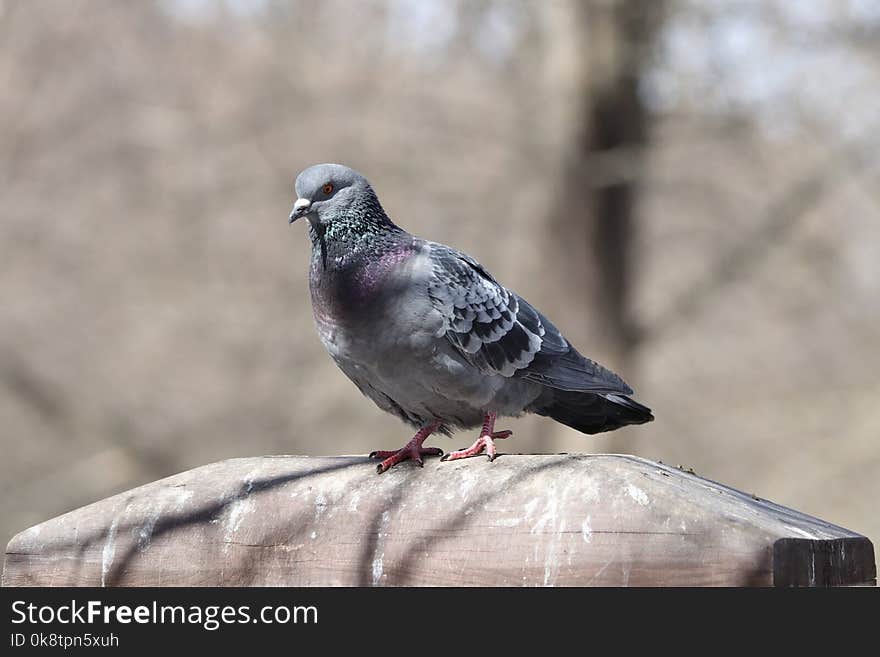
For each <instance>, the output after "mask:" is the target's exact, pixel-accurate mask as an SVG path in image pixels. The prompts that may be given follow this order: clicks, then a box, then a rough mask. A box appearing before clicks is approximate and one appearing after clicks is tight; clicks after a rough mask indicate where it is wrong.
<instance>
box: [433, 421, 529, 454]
mask: <svg viewBox="0 0 880 657" xmlns="http://www.w3.org/2000/svg"><path fill="white" fill-rule="evenodd" d="M497 417H498V414H497V413H495V412H494V411H489V412H488V413H486V417H485V418H484V419H483V429H482V431H480V437H479V438H477V440H476V442H475V443H474V444H473V445H471V446H470V447H468V448H467V449H458V450H456V451H454V452H449V454H447V455H446V456H444V457H443V458H442V459H440V460H441V461H455V460H456V459H464V458H467V457H468V456H476V455H477V454H479V453H481V452H482V451H483V450H485V451H486V456H488V457H489V460H490V461H492V460H494V459H495V441H496V440H500V439H501V438H507V437H509V436H511V435H513V432H512V431H506V430H505V431H495V419H496V418H497Z"/></svg>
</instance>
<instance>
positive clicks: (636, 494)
mask: <svg viewBox="0 0 880 657" xmlns="http://www.w3.org/2000/svg"><path fill="white" fill-rule="evenodd" d="M626 493H627V495H629V496H630V497H631V498H633V499H634V500H635V501H636V503H637V504H640V505H641V506H648V501H649V500H648V495H647V493H645V491H643V490H642V489H641V488H639V487H638V486H635V485H633V484H627V485H626Z"/></svg>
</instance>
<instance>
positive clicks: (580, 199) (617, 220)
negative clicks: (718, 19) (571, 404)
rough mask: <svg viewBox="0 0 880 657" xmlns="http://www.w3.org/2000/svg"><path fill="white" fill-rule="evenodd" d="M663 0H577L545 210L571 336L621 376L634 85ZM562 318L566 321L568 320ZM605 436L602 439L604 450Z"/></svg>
mask: <svg viewBox="0 0 880 657" xmlns="http://www.w3.org/2000/svg"><path fill="white" fill-rule="evenodd" d="M663 4H664V3H663V2H660V1H657V2H641V1H640V0H594V1H592V2H578V1H575V2H574V3H573V5H572V11H571V15H570V16H571V18H572V19H573V20H572V25H571V26H570V27H569V29H571V30H574V31H575V34H574V35H573V37H572V38H573V39H574V47H573V48H570V49H569V50H570V54H569V56H574V57H575V58H576V59H577V60H578V61H576V62H575V64H574V66H573V68H572V69H571V75H572V78H573V79H572V80H570V82H569V84H571V85H574V86H573V89H572V94H573V97H572V99H571V100H572V102H573V104H574V110H573V113H572V116H571V117H570V122H571V125H572V128H571V130H570V132H569V135H570V137H569V139H568V140H567V141H566V145H565V149H564V155H563V160H562V169H561V174H560V176H559V180H558V184H557V186H556V194H555V196H554V205H553V207H552V208H551V209H550V226H551V231H550V233H551V235H552V238H551V239H553V240H555V241H556V243H555V244H553V245H552V249H553V252H556V253H565V254H569V255H567V256H566V257H565V260H564V264H563V265H562V266H559V267H555V268H554V271H556V272H558V273H560V274H561V276H562V277H563V279H562V280H561V281H558V284H559V285H560V286H561V289H563V290H566V294H565V295H563V296H564V297H566V298H569V299H572V300H573V301H572V303H571V304H570V307H569V308H567V309H563V311H562V312H561V313H560V316H561V317H562V318H564V317H565V315H566V314H568V315H569V316H568V318H567V319H568V321H566V322H565V325H566V326H570V327H571V328H572V330H571V331H570V333H571V334H572V335H571V338H572V341H573V342H575V343H576V344H577V345H578V346H579V348H580V349H581V350H582V351H584V353H585V354H587V355H589V356H591V357H593V358H595V359H597V360H600V361H604V362H605V363H606V364H608V365H609V366H611V367H613V368H616V369H618V370H619V371H620V372H621V374H623V375H624V377H625V378H626V376H627V375H628V374H630V373H631V369H630V368H631V363H630V357H631V355H632V353H633V350H634V348H635V346H636V342H637V340H638V330H637V322H636V318H635V317H634V316H633V311H632V308H631V307H630V299H631V296H632V295H631V285H632V280H633V275H632V274H633V264H634V262H635V260H636V254H635V253H634V252H633V246H634V244H633V242H634V239H633V238H634V234H635V231H636V229H637V218H636V205H637V199H638V193H639V185H640V174H641V169H642V163H643V160H644V157H645V153H646V148H647V146H648V141H649V132H650V131H649V128H650V115H649V113H648V111H647V109H646V107H645V105H644V103H643V101H642V98H641V97H640V85H641V81H642V79H643V76H644V75H645V71H646V68H647V67H648V66H649V64H650V61H651V54H652V50H653V47H654V44H655V39H656V36H657V35H658V34H659V32H660V28H661V25H662V19H663ZM561 321H565V320H564V319H563V320H561ZM607 445H608V443H604V445H603V446H602V448H603V449H605V448H607Z"/></svg>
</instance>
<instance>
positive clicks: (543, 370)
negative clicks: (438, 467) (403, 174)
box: [289, 164, 654, 474]
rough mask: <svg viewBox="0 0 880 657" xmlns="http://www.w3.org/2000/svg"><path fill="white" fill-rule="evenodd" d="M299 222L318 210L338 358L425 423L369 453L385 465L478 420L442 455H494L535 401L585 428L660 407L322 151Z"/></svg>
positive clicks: (351, 373)
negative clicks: (399, 221)
mask: <svg viewBox="0 0 880 657" xmlns="http://www.w3.org/2000/svg"><path fill="white" fill-rule="evenodd" d="M295 190H296V195H297V199H296V202H295V203H294V205H293V210H292V212H291V213H290V219H289V223H290V224H293V223H294V222H295V221H296V220H297V219H300V218H305V219H306V220H307V222H308V233H309V239H310V240H311V247H312V254H311V263H310V267H309V289H310V292H311V301H312V311H313V314H314V319H315V326H316V328H317V331H318V334H319V336H320V339H321V342H322V343H323V344H324V347H325V348H326V349H327V351H328V353H329V354H330V357H331V358H332V359H333V360H334V361H335V363H336V365H337V366H338V367H339V369H341V370H342V371H343V372H344V373H345V375H346V376H347V377H348V378H349V379H351V381H352V382H353V383H354V384H355V385H356V386H357V387H358V389H359V390H360V391H361V392H362V393H363V394H364V395H365V396H367V397H369V398H370V399H371V400H373V402H375V404H376V405H377V406H378V407H379V408H380V409H382V410H384V411H387V412H388V413H391V414H393V415H396V416H397V417H399V418H400V419H401V420H403V421H404V422H406V423H407V424H409V425H412V426H413V427H414V428H415V429H416V433H415V435H414V436H413V437H412V439H411V440H410V441H409V442H407V443H406V444H405V445H404V446H403V447H402V448H400V449H398V450H391V451H385V450H378V451H375V452H373V453H372V454H370V456H371V457H373V458H378V459H380V461H381V462H380V463H379V464H378V466H377V470H378V472H379V473H380V474H381V473H383V472H385V471H387V470H388V469H389V468H391V467H392V466H394V465H397V464H398V463H400V462H402V461H406V460H410V459H411V460H413V461H415V462H416V463H417V464H418V465H422V464H423V461H422V457H423V456H431V455H433V456H442V454H443V452H442V450H440V449H437V448H433V447H427V448H426V447H423V446H422V445H423V443H424V442H425V440H426V439H427V438H428V437H429V436H430V435H431V434H433V433H435V432H439V433H442V434H446V435H450V434H451V433H452V432H453V431H455V430H457V429H470V428H474V427H481V429H480V435H479V437H478V438H477V440H476V441H475V442H474V443H473V445H471V446H470V447H468V448H466V449H459V450H456V451H453V452H450V453H449V454H447V455H446V456H444V457H443V459H442V460H456V459H461V458H466V457H470V456H476V455H478V454H481V453H484V452H485V454H486V455H487V456H488V458H489V460H490V461H491V460H493V459H494V458H495V455H496V446H495V440H498V439H502V438H507V437H509V436H510V435H511V432H510V431H496V429H495V421H496V419H497V418H498V417H512V416H519V415H522V414H524V413H536V414H538V415H543V416H547V417H550V418H552V419H554V420H556V421H557V422H561V423H562V424H565V425H567V426H569V427H572V428H574V429H577V430H578V431H580V432H583V433H586V434H596V433H600V432H603V431H612V430H614V429H617V428H619V427H622V426H625V425H630V424H642V423H644V422H650V421H651V420H653V419H654V416H653V415H652V414H651V410H650V409H649V408H647V407H645V406H643V405H642V404H640V403H638V402H636V401H634V400H633V399H631V397H630V396H631V395H632V394H633V390H632V388H630V387H629V386H628V385H627V384H626V383H625V382H624V381H623V379H621V378H620V377H619V376H618V375H617V374H615V373H614V372H612V371H610V370H608V369H606V368H604V367H602V366H601V365H599V364H598V363H596V362H594V361H592V360H590V359H588V358H585V357H584V356H582V355H581V354H580V353H579V352H578V351H577V349H575V348H574V346H572V345H571V343H569V341H568V340H566V338H565V337H564V336H563V335H562V333H561V332H560V331H559V329H557V328H556V326H554V325H553V323H552V322H551V321H550V320H549V319H547V317H545V316H544V315H543V314H541V313H540V312H539V311H538V310H537V309H536V308H535V307H534V306H532V305H531V304H530V303H528V302H527V301H526V300H525V299H523V298H522V297H521V296H519V295H518V294H517V293H516V292H514V291H513V290H510V289H508V288H506V287H504V286H503V285H502V284H501V283H499V282H498V281H497V280H496V279H495V277H494V276H492V274H491V273H489V271H488V270H487V269H486V268H485V267H483V265H481V264H480V263H479V262H477V261H476V260H475V259H473V258H472V257H470V256H468V255H466V254H464V253H462V252H461V251H458V250H456V249H454V248H452V247H449V246H445V245H443V244H439V243H436V242H431V241H429V240H426V239H422V238H419V237H416V236H414V235H411V234H410V233H408V232H406V231H405V230H403V229H402V228H400V227H399V226H397V225H396V224H395V223H394V222H393V221H392V220H391V219H390V218H389V216H388V215H387V214H386V213H385V210H384V209H383V208H382V205H381V204H380V203H379V199H378V197H377V195H376V193H375V192H374V191H373V188H372V186H371V185H370V183H369V182H368V181H367V179H366V178H364V176H362V175H361V174H360V173H358V172H357V171H354V170H353V169H350V168H348V167H346V166H343V165H341V164H318V165H315V166H312V167H309V168H307V169H305V170H304V171H302V172H301V173H300V174H299V176H297V178H296V183H295Z"/></svg>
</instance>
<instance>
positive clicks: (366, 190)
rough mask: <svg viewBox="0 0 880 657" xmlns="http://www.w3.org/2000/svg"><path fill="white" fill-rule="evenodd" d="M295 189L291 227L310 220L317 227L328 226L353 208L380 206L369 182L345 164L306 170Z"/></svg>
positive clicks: (320, 165) (323, 165)
mask: <svg viewBox="0 0 880 657" xmlns="http://www.w3.org/2000/svg"><path fill="white" fill-rule="evenodd" d="M295 189H296V195H297V199H296V203H294V204H293V210H292V211H291V213H290V221H289V223H291V224H292V223H293V222H294V221H296V220H297V219H299V218H300V217H306V218H308V220H309V221H310V222H312V223H313V224H321V225H327V224H329V223H330V222H331V221H333V219H335V218H339V217H343V216H345V215H347V214H349V212H350V211H351V210H352V208H363V209H364V210H369V209H372V208H370V207H369V206H372V205H374V204H375V205H376V206H378V201H377V200H376V195H375V193H374V192H373V190H372V188H371V187H370V183H368V182H367V179H366V178H364V177H363V176H362V175H361V174H359V173H358V172H357V171H355V170H354V169H349V168H348V167H346V166H343V165H341V164H316V165H315V166H311V167H309V168H308V169H305V170H304V171H303V172H302V173H300V174H299V175H298V176H297V177H296V184H295ZM380 210H381V208H380Z"/></svg>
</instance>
